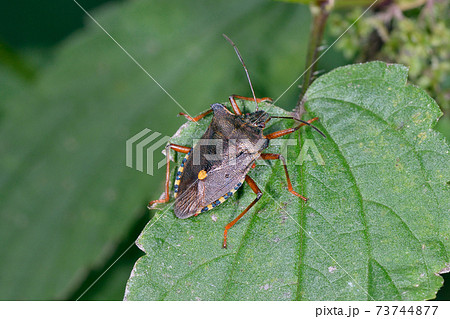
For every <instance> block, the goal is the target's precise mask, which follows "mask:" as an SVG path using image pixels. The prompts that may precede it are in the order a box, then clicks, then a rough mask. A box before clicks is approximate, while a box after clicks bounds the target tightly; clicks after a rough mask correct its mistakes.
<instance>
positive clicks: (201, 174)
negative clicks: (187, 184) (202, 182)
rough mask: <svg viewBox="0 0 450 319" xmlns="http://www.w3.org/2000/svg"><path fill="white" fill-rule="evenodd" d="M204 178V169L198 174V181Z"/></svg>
mask: <svg viewBox="0 0 450 319" xmlns="http://www.w3.org/2000/svg"><path fill="white" fill-rule="evenodd" d="M206 176H208V173H206V171H205V170H204V169H202V170H201V171H200V172H198V179H205V178H206Z"/></svg>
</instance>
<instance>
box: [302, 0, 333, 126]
mask: <svg viewBox="0 0 450 319" xmlns="http://www.w3.org/2000/svg"><path fill="white" fill-rule="evenodd" d="M333 5H334V0H316V1H315V2H314V4H312V5H311V14H312V16H313V21H312V25H311V33H310V37H309V43H308V53H307V56H306V64H305V67H306V68H307V69H306V72H305V74H304V76H303V84H302V88H301V93H300V96H299V98H298V101H297V104H296V106H295V109H294V113H295V114H296V117H297V118H301V116H302V115H303V113H304V112H305V110H304V107H303V103H304V100H303V98H304V96H305V93H306V90H307V89H308V87H309V85H310V84H311V82H312V80H313V74H314V71H315V69H316V62H317V56H318V55H319V51H320V50H319V47H320V43H321V42H322V38H323V33H324V31H325V24H326V21H327V18H328V15H329V13H330V11H331V8H332V7H333Z"/></svg>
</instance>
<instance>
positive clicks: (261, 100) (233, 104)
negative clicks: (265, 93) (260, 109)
mask: <svg viewBox="0 0 450 319" xmlns="http://www.w3.org/2000/svg"><path fill="white" fill-rule="evenodd" d="M228 99H229V100H230V103H231V106H232V107H233V111H234V114H236V115H242V112H241V109H240V108H239V106H238V105H237V103H236V100H235V99H240V100H246V101H254V100H255V99H254V98H252V97H246V96H240V95H236V94H233V95H231V96H230V97H228ZM265 101H269V102H272V99H271V98H270V97H263V98H260V99H258V98H257V99H256V102H257V103H259V102H265Z"/></svg>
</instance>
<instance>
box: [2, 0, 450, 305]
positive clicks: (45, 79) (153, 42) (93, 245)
mask: <svg viewBox="0 0 450 319" xmlns="http://www.w3.org/2000/svg"><path fill="white" fill-rule="evenodd" d="M79 3H80V4H81V5H82V6H83V7H84V8H85V9H86V10H88V11H89V12H90V13H91V14H92V15H93V17H94V18H95V19H97V20H98V22H99V23H100V24H101V25H102V26H103V27H104V28H105V29H106V30H107V31H108V32H109V33H110V34H111V35H112V36H113V37H114V38H115V39H116V40H117V41H118V42H119V43H120V44H121V45H122V46H123V47H124V48H125V49H126V50H127V51H128V52H129V53H130V54H131V55H132V56H133V57H134V58H135V59H136V60H137V61H138V62H139V63H140V64H141V65H142V66H143V67H144V68H145V69H146V70H147V71H148V72H149V73H150V74H151V75H152V76H153V77H154V78H155V79H156V80H157V81H158V82H160V84H161V85H162V86H163V87H164V88H165V89H166V90H167V91H168V92H169V93H170V94H171V95H173V97H174V98H175V99H176V100H177V101H178V102H179V103H180V104H181V105H182V106H183V107H184V108H185V109H186V110H187V111H188V112H189V113H190V114H192V115H195V114H198V113H199V112H200V111H202V110H205V109H207V108H208V107H209V104H211V103H214V102H221V101H225V100H226V99H227V97H228V95H230V94H233V93H235V94H242V95H249V93H250V92H249V88H248V84H247V80H246V77H245V74H244V72H243V70H242V67H241V65H240V63H239V62H238V60H237V58H236V56H235V54H234V52H233V50H232V48H231V47H230V46H229V44H228V43H227V42H226V41H225V40H224V39H223V38H222V36H221V34H222V33H226V34H228V35H229V36H230V37H231V38H232V39H233V40H234V41H235V42H236V43H237V45H238V46H239V49H240V51H241V53H242V55H243V56H244V59H245V61H246V64H247V67H248V68H249V71H250V73H251V76H252V81H253V85H254V87H255V91H256V94H257V95H258V96H271V97H273V98H277V97H278V96H279V95H280V94H281V93H282V92H283V91H284V90H285V89H286V88H287V87H288V86H289V85H290V84H291V83H292V82H293V81H294V80H295V79H296V78H297V77H298V76H299V75H300V74H301V72H302V71H303V69H304V63H305V54H306V48H307V39H308V34H309V26H310V13H309V8H308V7H307V6H304V5H297V4H292V3H283V2H272V1H265V0H248V1H237V0H234V1H182V0H176V1H175V0H173V1H155V0H153V1H125V0H121V1H118V0H117V1H106V0H83V1H82V0H80V1H79ZM421 9H422V7H417V8H412V9H410V10H408V11H406V13H405V14H406V15H408V14H409V15H411V18H412V19H414V18H415V17H418V16H419V15H420V10H421ZM378 10H383V8H379V9H378ZM411 10H412V11H411ZM414 10H416V11H414ZM417 10H419V11H417ZM414 12H416V13H414ZM375 13H376V12H374V13H373V14H370V15H369V16H371V17H374V16H375ZM351 14H355V13H354V12H353V11H349V10H346V9H345V8H344V9H340V11H339V12H336V13H333V14H332V16H331V17H330V21H329V25H328V27H327V32H326V34H325V38H324V42H326V43H328V44H329V43H332V42H333V41H334V39H336V37H337V36H336V32H339V31H340V30H342V31H343V30H344V29H343V28H344V27H345V26H346V25H348V21H351V17H352V16H351ZM375 17H376V16H375ZM362 20H363V19H362ZM364 21H370V20H363V21H362V22H361V23H362V24H359V25H358V26H355V30H354V33H349V35H348V37H345V36H344V37H343V38H342V43H343V44H341V45H340V46H335V47H332V48H331V49H330V50H329V51H328V52H327V53H326V54H325V55H324V56H323V58H322V59H321V60H320V61H319V64H318V70H319V71H320V72H327V71H329V70H331V69H333V68H335V67H337V66H341V65H345V64H348V63H352V62H354V61H358V59H360V58H361V52H358V50H357V49H355V48H358V47H361V45H360V43H359V40H358V39H363V38H364V37H366V38H367V37H369V36H370V35H371V33H370V32H366V31H365V30H366V29H367V28H368V27H367V24H369V26H370V23H368V22H364ZM346 23H347V24H346ZM364 23H366V24H364ZM445 28H447V29H448V26H445V27H444V29H445ZM388 29H389V28H388ZM394 30H395V28H394ZM369 31H370V30H369ZM391 31H392V29H391ZM355 32H356V33H355ZM364 32H366V33H364ZM433 32H434V31H433ZM443 32H445V30H444V31H443ZM355 39H356V40H355ZM351 40H353V42H352V41H351ZM361 41H362V40H361ZM398 41H401V39H400V40H397V42H395V43H394V44H392V47H394V48H395V44H397V45H398V43H399V42H398ZM424 45H425V44H424ZM389 48H390V46H389ZM394 51H395V50H394ZM444 51H445V50H444ZM380 52H381V53H382V54H385V55H386V58H388V57H395V54H397V53H398V51H395V52H391V53H390V55H389V52H387V53H386V52H382V51H380ZM439 52H440V51H439ZM439 52H438V53H436V55H438V54H440V53H439ZM432 54H434V53H433V52H432ZM444 54H445V52H444ZM447 54H448V52H447ZM438 60H439V59H438ZM433 61H434V60H433ZM422 62H423V61H422ZM430 63H431V62H430ZM424 64H425V67H426V65H427V63H424ZM445 67H446V66H445V65H444V70H445ZM446 79H447V80H442V81H440V82H439V81H438V82H439V83H440V84H439V85H438V86H435V87H437V89H436V88H435V87H433V88H435V90H436V91H437V92H438V93H439V94H442V92H443V90H445V89H446V88H447V86H448V83H447V82H448V72H447V75H446ZM446 81H447V82H446ZM441 82H442V83H441ZM300 83H301V82H299V83H297V84H300ZM424 85H425V84H424ZM426 85H429V83H428V82H427V83H426ZM298 94H299V90H298V89H297V86H294V87H293V88H292V89H291V90H289V91H288V92H287V93H286V94H285V95H284V96H283V98H282V99H280V101H279V102H278V105H279V106H281V107H284V108H286V109H292V108H293V106H294V105H295V103H296V100H297V97H298ZM432 96H433V95H432ZM444 98H445V94H444ZM438 102H439V100H438ZM180 111H182V110H181V109H180V108H179V106H177V104H176V103H174V102H173V101H172V100H171V99H170V98H169V97H168V96H167V95H166V94H165V93H164V92H163V91H162V90H161V89H160V88H159V87H158V86H157V85H156V84H155V83H154V82H153V81H152V80H151V79H150V78H149V77H148V76H147V75H146V74H145V73H144V72H143V71H142V70H141V69H140V68H139V67H138V66H137V65H136V64H135V63H134V62H133V61H132V60H131V59H130V58H129V57H128V56H127V55H126V54H125V53H124V52H123V51H122V50H121V49H120V48H119V47H118V46H117V44H115V43H114V42H113V41H112V40H111V39H110V38H109V37H108V36H107V35H106V34H105V33H104V32H103V31H102V30H101V29H100V28H99V27H98V26H97V25H96V24H95V23H93V21H92V20H90V19H89V18H88V17H87V15H86V14H85V13H84V12H83V11H82V10H81V9H80V8H79V7H78V6H77V5H76V3H75V2H73V1H72V0H64V1H50V0H45V1H39V2H36V1H31V0H22V1H14V2H12V1H2V2H1V10H0V152H1V159H0V239H1V242H2V245H1V248H0V260H2V263H0V300H75V299H77V298H78V297H79V296H80V295H81V294H82V293H83V292H84V291H85V290H86V289H87V288H88V287H89V286H90V285H91V284H92V283H93V282H94V281H95V280H96V279H97V278H98V277H99V276H100V275H101V274H102V273H103V272H105V271H106V270H108V268H109V266H110V265H111V264H112V263H113V262H114V261H115V260H116V259H117V258H118V257H119V256H121V255H122V253H123V252H124V251H125V250H126V249H127V248H128V247H130V245H131V248H130V249H129V250H128V251H127V252H126V253H125V254H124V255H123V256H122V258H120V259H119V261H118V262H117V263H115V264H114V266H113V267H111V268H110V269H109V270H108V271H107V272H106V274H105V275H104V276H103V277H102V278H101V279H100V280H99V281H98V282H97V283H96V284H95V285H94V286H93V287H92V288H91V289H89V291H88V292H87V293H86V294H84V295H83V296H82V298H81V300H121V299H122V298H123V294H124V289H125V283H126V280H127V279H128V277H129V274H130V271H131V269H132V267H133V264H134V262H135V261H136V260H137V259H138V257H139V256H141V255H142V253H141V252H140V250H139V249H138V248H137V247H136V246H134V245H132V244H133V242H134V240H135V239H136V238H137V236H138V235H139V233H140V231H141V230H142V229H143V227H144V226H145V224H146V223H147V222H148V220H149V218H150V217H151V215H150V212H148V210H147V209H146V203H147V202H148V201H149V200H151V199H155V198H157V197H159V194H160V193H161V192H162V190H163V188H162V185H163V175H164V172H163V170H156V171H155V174H154V176H149V175H146V174H144V173H142V172H139V171H137V170H135V169H132V168H129V167H126V165H125V142H126V140H127V139H129V138H131V137H132V136H133V135H134V134H136V133H138V132H140V131H141V130H143V129H145V128H149V129H151V130H152V131H156V132H161V133H162V135H167V136H170V135H172V134H173V133H174V132H175V131H176V129H177V128H178V127H179V126H180V125H181V124H182V123H184V119H183V118H178V117H177V116H176V114H177V113H178V112H180ZM445 111H446V115H445V119H444V120H443V121H442V122H441V123H440V124H439V130H441V131H442V132H443V133H444V134H446V136H447V137H449V136H450V120H449V115H448V111H447V110H445ZM159 153H160V152H159V151H158V152H157V154H155V157H156V158H155V159H156V161H159V160H160V159H162V158H163V155H162V154H159ZM447 278H448V276H447ZM438 299H447V300H448V299H449V293H448V289H447V292H445V291H442V292H440V295H439V296H438Z"/></svg>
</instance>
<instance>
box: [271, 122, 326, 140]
mask: <svg viewBox="0 0 450 319" xmlns="http://www.w3.org/2000/svg"><path fill="white" fill-rule="evenodd" d="M318 119H319V118H318V117H315V118H313V119H310V120H309V121H307V122H308V123H312V122H314V121H315V120H318ZM305 125H307V124H305V123H301V124H299V125H298V126H296V127H292V128H288V129H285V130H281V131H277V132H273V133H270V134H268V135H266V136H265V138H267V139H268V140H273V139H274V138H279V137H282V136H285V135H288V134H291V133H294V132H295V131H297V130H298V129H299V128H301V127H302V126H305Z"/></svg>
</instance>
